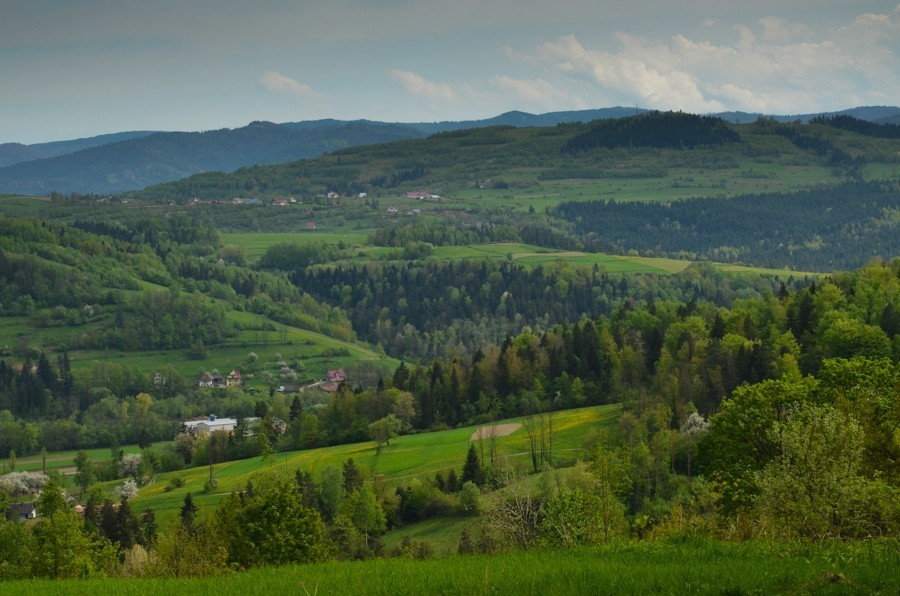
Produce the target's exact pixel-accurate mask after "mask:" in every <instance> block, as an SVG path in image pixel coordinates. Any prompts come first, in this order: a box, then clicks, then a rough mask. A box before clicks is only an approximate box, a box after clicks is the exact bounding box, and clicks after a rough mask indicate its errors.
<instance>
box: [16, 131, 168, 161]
mask: <svg viewBox="0 0 900 596" xmlns="http://www.w3.org/2000/svg"><path fill="white" fill-rule="evenodd" d="M152 134H154V133H153V131H149V130H136V131H130V132H118V133H112V134H106V135H97V136H95V137H87V138H84V139H73V140H71V141H51V142H49V143H35V144H34V145H24V144H22V143H2V144H0V168H3V167H6V166H11V165H13V164H16V163H21V162H23V161H33V160H35V159H47V158H49V157H56V156H58V155H65V154H67V153H75V152H76V151H81V150H83V149H90V148H91V147H99V146H100V145H109V144H110V143H118V142H120V141H127V140H129V139H136V138H139V137H146V136H149V135H152Z"/></svg>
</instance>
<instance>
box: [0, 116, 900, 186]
mask: <svg viewBox="0 0 900 596" xmlns="http://www.w3.org/2000/svg"><path fill="white" fill-rule="evenodd" d="M648 111H649V110H645V109H641V108H636V107H612V108H602V109H594V110H578V111H565V112H548V113H545V114H537V115H536V114H529V113H526V112H520V111H511V112H506V113H504V114H500V115H499V116H495V117H493V118H487V119H483V120H468V121H457V122H454V121H445V122H419V123H383V122H375V121H368V120H357V121H350V122H348V121H341V120H334V119H323V120H310V121H304V122H290V123H284V124H272V123H268V122H254V123H251V124H250V125H248V126H246V127H243V128H236V129H222V130H216V131H208V132H156V133H153V132H148V131H136V132H127V133H117V134H111V135H101V136H98V137H91V138H88V139H77V140H74V141H59V142H53V143H43V144H38V145H21V144H17V143H7V144H4V145H0V193H19V194H46V193H49V192H51V191H59V192H62V193H70V192H79V193H115V192H122V191H126V190H135V189H139V188H144V187H146V186H150V185H153V184H158V183H162V182H168V181H172V180H178V179H180V178H184V177H187V176H190V175H192V174H197V173H201V172H213V171H225V172H231V171H234V170H236V169H238V168H241V167H247V166H253V165H262V164H275V163H284V162H289V161H294V160H297V159H304V158H309V157H314V156H317V155H320V154H322V153H326V152H330V151H334V150H337V149H342V148H346V147H351V146H356V145H369V144H374V143H384V142H390V141H395V140H402V139H411V138H418V137H423V136H426V135H431V134H435V133H440V132H449V131H453V130H463V129H474V128H488V127H493V126H513V127H551V126H556V125H559V124H564V123H576V122H581V123H587V122H592V121H595V120H608V119H614V118H623V117H627V116H634V115H639V114H643V113H647V112H648ZM823 115H824V116H833V115H849V116H853V117H854V118H859V119H862V120H868V121H873V122H891V121H894V119H897V118H900V108H896V107H886V106H874V107H859V108H852V109H849V110H842V111H840V112H832V113H829V114H806V115H787V116H765V118H770V119H773V120H777V121H780V122H793V121H796V120H799V121H801V122H808V121H809V120H810V119H812V118H814V117H816V116H823ZM713 116H717V117H721V118H722V119H724V120H726V121H728V122H733V123H740V122H753V121H756V120H757V119H758V118H760V117H761V116H762V115H760V114H750V113H746V112H726V113H722V114H714V115H713Z"/></svg>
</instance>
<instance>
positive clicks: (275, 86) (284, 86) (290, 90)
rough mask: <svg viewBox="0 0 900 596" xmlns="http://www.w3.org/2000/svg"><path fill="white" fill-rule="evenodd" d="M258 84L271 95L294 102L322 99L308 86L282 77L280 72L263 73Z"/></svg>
mask: <svg viewBox="0 0 900 596" xmlns="http://www.w3.org/2000/svg"><path fill="white" fill-rule="evenodd" d="M259 84H260V85H261V86H262V88H263V89H265V90H266V91H268V92H269V93H271V94H272V95H277V96H279V97H284V98H287V99H291V100H294V101H305V100H311V99H314V100H320V99H322V95H321V94H319V93H318V92H316V91H315V90H314V89H313V88H312V87H310V86H309V85H307V84H305V83H301V82H300V81H295V80H294V79H292V78H290V77H286V76H284V75H283V74H281V73H280V72H275V71H272V70H270V71H267V72H265V73H263V75H262V77H260V79H259Z"/></svg>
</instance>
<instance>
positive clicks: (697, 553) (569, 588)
mask: <svg viewBox="0 0 900 596" xmlns="http://www.w3.org/2000/svg"><path fill="white" fill-rule="evenodd" d="M897 547H898V545H897V543H896V541H872V542H867V543H861V544H822V545H789V544H768V543H760V542H745V543H723V542H716V541H704V542H701V541H693V542H686V543H667V542H662V543H645V542H629V543H614V544H609V545H606V546H603V547H596V548H579V549H572V550H545V549H536V550H532V551H528V552H521V553H503V554H495V555H474V556H459V555H456V556H451V557H446V558H437V559H428V560H425V561H414V560H409V559H391V560H382V559H372V560H368V561H362V562H349V563H340V562H332V563H322V564H315V565H291V566H285V567H278V568H263V569H254V570H251V571H247V572H244V573H233V574H230V575H225V576H218V577H209V578H202V579H188V580H184V579H182V580H179V579H153V580H140V579H98V580H62V581H53V580H39V581H19V582H11V583H7V584H4V585H2V586H0V591H2V592H3V593H4V594H17V595H18V594H22V595H32V594H35V595H37V594H40V595H43V594H55V595H65V594H78V595H81V594H91V595H93V596H100V595H103V594H115V595H117V596H118V595H128V594H140V595H142V596H143V595H152V594H162V595H165V596H171V595H173V594H191V595H192V596H202V595H204V594H211V595H220V594H223V593H228V594H270V593H271V594H278V593H291V594H309V595H312V594H322V595H325V594H341V595H345V594H384V595H390V596H395V595H397V594H417V595H418V594H521V595H525V594H535V595H544V594H679V595H680V594H896V593H897V581H896V580H897V571H896V570H897V565H898V564H900V549H898V548H897Z"/></svg>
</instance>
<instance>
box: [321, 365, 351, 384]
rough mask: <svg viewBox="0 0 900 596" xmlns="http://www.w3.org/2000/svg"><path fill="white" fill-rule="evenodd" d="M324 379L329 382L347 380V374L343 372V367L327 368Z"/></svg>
mask: <svg viewBox="0 0 900 596" xmlns="http://www.w3.org/2000/svg"><path fill="white" fill-rule="evenodd" d="M325 380H326V381H327V382H329V383H343V382H344V381H345V380H347V375H346V374H345V373H344V369H343V368H339V369H337V370H329V371H328V372H327V373H326V374H325Z"/></svg>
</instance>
